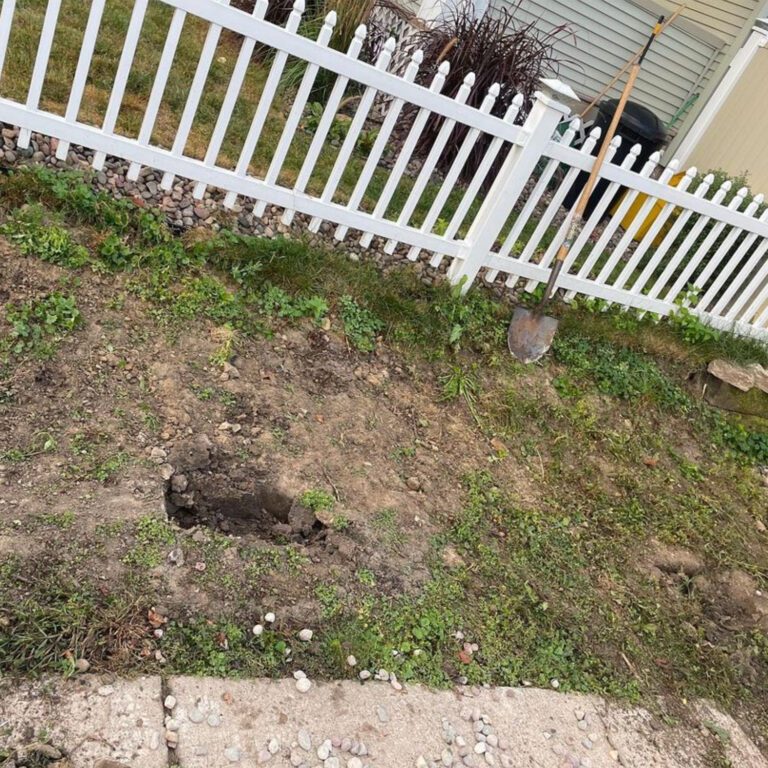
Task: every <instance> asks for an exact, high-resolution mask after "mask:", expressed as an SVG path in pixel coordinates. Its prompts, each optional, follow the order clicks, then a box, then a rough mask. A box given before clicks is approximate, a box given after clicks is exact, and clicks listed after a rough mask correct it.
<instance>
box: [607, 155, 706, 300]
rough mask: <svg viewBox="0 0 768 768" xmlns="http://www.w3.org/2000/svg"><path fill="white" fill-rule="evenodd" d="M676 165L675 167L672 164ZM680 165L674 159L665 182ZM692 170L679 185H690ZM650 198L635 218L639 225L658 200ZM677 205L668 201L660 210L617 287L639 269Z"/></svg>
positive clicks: (623, 271) (665, 175) (665, 176)
mask: <svg viewBox="0 0 768 768" xmlns="http://www.w3.org/2000/svg"><path fill="white" fill-rule="evenodd" d="M673 165H674V168H672V166H673ZM679 167H680V164H679V162H678V161H677V160H673V161H672V162H671V163H670V164H669V168H668V169H667V170H669V169H672V172H671V173H670V174H669V175H667V174H666V172H665V173H664V174H662V178H663V179H664V181H665V183H667V184H668V183H669V182H670V181H671V176H673V175H674V171H675V170H677V168H679ZM690 170H693V171H694V174H695V171H696V169H695V168H694V169H689V171H688V172H686V174H685V175H684V176H683V177H682V178H681V179H680V183H679V184H678V187H680V186H681V185H683V184H684V185H685V186H684V187H683V188H684V189H685V188H687V187H688V185H689V184H690V183H691V181H692V180H693V174H690ZM650 200H653V202H652V204H651V205H650V206H649V207H648V208H647V210H646V212H645V213H644V214H643V212H642V211H641V212H640V213H638V214H637V216H636V217H635V219H634V220H633V223H634V222H635V221H639V223H640V224H639V226H642V224H644V223H645V219H646V216H647V214H648V213H650V211H651V210H652V209H653V206H655V205H656V203H657V202H658V201H657V200H656V199H654V198H650V199H649V202H650ZM674 208H675V206H674V205H671V204H670V203H667V204H666V205H664V207H663V208H662V209H661V210H660V211H659V213H658V215H657V216H655V217H654V219H653V222H652V223H651V225H650V226H649V227H648V230H647V231H646V233H645V234H644V235H643V237H642V238H641V239H640V241H639V242H638V244H637V247H636V248H635V250H634V253H633V254H632V256H631V257H630V258H629V261H627V263H626V265H625V266H624V269H623V270H622V271H621V273H620V274H619V276H618V278H616V280H615V282H614V283H613V285H614V287H615V288H623V287H624V286H625V285H626V283H627V280H629V278H630V277H632V275H633V274H634V272H635V270H636V269H637V267H638V265H639V264H640V262H641V261H642V259H643V256H645V254H646V252H647V251H648V248H650V247H651V245H653V242H654V240H656V238H657V237H658V235H659V233H660V232H661V231H662V229H663V227H664V225H665V224H666V223H667V220H668V219H669V217H670V215H671V214H672V211H673V210H674Z"/></svg>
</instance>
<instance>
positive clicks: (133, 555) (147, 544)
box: [123, 515, 176, 570]
mask: <svg viewBox="0 0 768 768" xmlns="http://www.w3.org/2000/svg"><path fill="white" fill-rule="evenodd" d="M133 535H134V538H135V541H136V544H135V545H134V546H133V548H132V549H131V550H129V551H128V552H127V553H126V555H125V556H124V557H123V562H124V563H125V564H126V565H131V566H134V567H136V568H141V569H143V570H148V569H150V568H156V567H157V566H158V565H160V564H161V563H162V562H163V560H164V557H165V553H164V550H165V549H167V548H168V547H170V546H172V545H173V543H174V542H175V541H176V535H175V533H174V531H173V528H171V526H170V525H169V524H168V523H167V522H166V521H165V520H161V519H160V518H157V517H154V516H152V515H145V516H144V517H141V518H139V519H138V520H137V521H136V524H135V525H134V529H133Z"/></svg>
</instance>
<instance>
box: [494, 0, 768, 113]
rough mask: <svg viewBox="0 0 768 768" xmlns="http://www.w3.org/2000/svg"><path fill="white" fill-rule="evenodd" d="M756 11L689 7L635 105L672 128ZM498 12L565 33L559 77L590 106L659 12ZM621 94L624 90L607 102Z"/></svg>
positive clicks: (577, 7)
mask: <svg viewBox="0 0 768 768" xmlns="http://www.w3.org/2000/svg"><path fill="white" fill-rule="evenodd" d="M756 5H757V4H756V2H754V1H753V0H740V1H739V2H732V1H731V0H728V1H727V2H716V1H715V0H709V1H708V2H707V1H706V0H695V1H694V2H692V3H691V4H690V7H689V8H688V9H687V10H686V11H685V12H684V14H683V15H684V16H686V17H688V19H687V23H684V24H681V25H676V24H673V25H671V26H670V27H668V28H667V29H666V31H665V32H664V34H663V35H661V36H660V37H659V38H658V39H657V40H656V41H655V42H654V45H653V49H652V51H651V54H649V56H648V58H647V59H646V62H645V64H644V66H643V70H642V71H641V73H640V77H639V78H638V81H637V85H636V86H635V91H634V94H633V97H632V98H633V99H634V100H635V101H638V102H640V103H641V104H644V105H645V106H647V107H649V108H650V109H652V110H653V111H654V112H655V113H656V114H657V115H658V116H659V117H660V118H661V119H662V120H663V121H664V122H669V121H671V120H672V119H673V118H674V117H675V115H676V113H677V112H678V110H680V109H681V107H683V105H684V104H685V103H686V101H687V100H688V99H689V97H690V96H691V95H692V94H696V93H701V91H702V90H703V88H704V87H705V86H706V84H707V82H708V80H709V78H710V77H711V76H712V73H713V72H714V71H715V70H716V68H717V67H718V65H719V64H720V61H721V60H722V57H723V54H724V51H725V50H726V49H727V48H728V47H729V45H730V43H731V42H732V41H733V40H734V39H735V38H736V37H737V36H739V34H740V32H741V30H742V28H743V26H744V24H745V23H746V21H747V20H748V18H749V17H750V15H751V14H753V13H754V10H755V7H756ZM501 7H506V8H508V9H510V10H514V13H515V18H516V19H517V20H518V21H519V22H521V23H527V22H529V21H535V22H536V26H537V28H538V29H539V30H540V31H541V32H547V31H549V30H551V29H553V28H555V27H558V26H560V25H562V24H567V25H568V28H569V30H570V33H569V34H566V35H565V36H560V39H559V40H558V42H557V44H556V47H555V50H556V55H557V57H558V59H559V60H560V62H561V63H560V66H559V72H558V75H559V77H561V78H562V79H563V80H565V81H566V82H568V83H569V84H570V85H571V86H572V87H573V88H574V89H575V90H576V91H577V93H579V95H580V96H582V97H584V98H586V99H589V98H591V97H592V96H594V95H595V94H597V93H599V92H600V91H601V90H602V88H603V87H604V86H605V84H606V83H608V82H609V81H610V80H611V78H612V77H613V76H614V75H615V74H616V72H617V71H618V70H619V69H621V67H622V66H623V65H624V63H625V62H626V61H627V60H628V59H629V58H630V56H631V55H632V54H633V53H634V52H635V51H636V50H637V49H638V48H639V47H640V46H641V45H642V44H643V43H644V42H645V40H646V39H647V36H648V33H649V31H650V29H651V28H652V27H653V24H654V23H655V21H656V18H657V16H658V13H659V9H660V6H659V5H658V4H657V3H653V2H648V3H647V5H643V6H641V5H639V4H638V3H636V2H630V0H617V1H616V2H608V0H582V2H579V3H574V2H573V0H526V1H525V2H523V3H521V4H520V5H519V6H518V5H517V3H516V2H515V1H514V0H491V12H494V11H496V12H498V9H499V8H501ZM667 12H668V11H667ZM668 13H669V12H668ZM691 22H695V24H697V25H700V27H701V28H700V29H697V28H696V26H695V25H694V23H691ZM620 89H621V84H619V85H618V86H617V87H616V88H614V89H613V90H612V91H611V92H610V93H609V94H608V96H609V97H610V96H616V95H618V93H619V92H620Z"/></svg>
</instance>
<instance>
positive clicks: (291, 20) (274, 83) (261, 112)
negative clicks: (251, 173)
mask: <svg viewBox="0 0 768 768" xmlns="http://www.w3.org/2000/svg"><path fill="white" fill-rule="evenodd" d="M303 13H304V0H294V3H293V8H292V10H291V13H290V15H289V16H288V21H287V22H286V23H285V29H286V31H288V32H292V33H294V34H295V33H296V31H297V30H298V28H299V24H300V23H301V17H302V14H303ZM287 61H288V54H287V53H286V52H285V51H278V52H277V53H276V54H275V58H274V61H273V62H272V66H271V67H270V70H269V75H267V80H266V82H265V83H264V90H263V91H262V92H261V97H260V98H259V104H258V106H257V107H256V112H255V114H254V116H253V120H252V121H251V127H250V129H249V130H248V135H247V136H246V137H245V144H243V148H242V150H241V152H240V158H239V159H238V161H237V165H236V166H235V173H236V174H237V175H238V176H247V175H248V168H249V166H250V165H251V160H253V153H254V152H255V151H256V147H257V145H258V143H259V139H260V138H261V132H262V131H263V130H264V125H265V124H266V122H267V117H268V116H269V110H270V109H271V108H272V104H273V102H274V100H275V96H276V94H277V89H278V88H279V86H280V80H281V79H282V77H283V71H284V70H285V65H286V63H287ZM236 201H237V194H235V193H234V192H231V191H230V192H227V194H226V195H225V197H224V205H225V207H227V208H232V207H233V206H234V205H235V202H236Z"/></svg>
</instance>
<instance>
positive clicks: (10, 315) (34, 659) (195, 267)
mask: <svg viewBox="0 0 768 768" xmlns="http://www.w3.org/2000/svg"><path fill="white" fill-rule="evenodd" d="M0 183H1V184H2V188H0V193H1V194H0V201H2V202H0V223H1V224H2V228H3V230H2V231H3V235H2V236H1V237H0V249H1V250H2V254H3V259H2V266H0V270H1V271H2V273H1V276H2V285H4V286H6V289H5V292H4V293H3V296H2V298H3V301H4V303H5V306H4V308H3V310H2V313H1V314H0V340H1V341H0V349H1V350H2V353H1V355H0V357H2V364H0V430H1V431H2V433H3V434H4V435H5V436H6V437H5V439H4V444H3V447H2V456H1V457H0V467H1V468H0V475H1V477H2V482H3V486H2V492H3V499H4V501H5V502H6V505H3V507H1V508H0V510H2V511H0V554H1V555H2V556H0V670H1V671H2V672H4V673H7V674H12V675H23V676H29V675H38V674H41V673H43V672H60V673H64V674H74V673H75V670H76V662H77V660H78V659H79V658H84V659H86V660H88V662H89V663H90V665H91V669H93V670H95V671H114V672H120V673H130V674H138V673H142V674H144V673H150V672H156V671H160V672H173V673H192V674H217V675H235V676H238V675H270V676H283V675H288V674H290V673H291V672H292V670H293V669H295V668H297V667H298V668H301V669H303V670H305V671H307V673H308V674H310V675H311V676H314V677H318V678H338V677H348V676H354V675H356V674H357V673H358V672H359V670H361V669H377V668H380V667H384V668H386V669H388V670H391V671H394V672H395V673H396V674H397V676H398V677H399V679H401V680H403V681H405V682H408V681H422V682H426V683H429V684H431V685H437V686H445V685H449V684H451V683H452V682H455V681H464V680H467V681H470V682H473V683H491V684H505V685H518V684H521V683H524V684H529V683H530V684H533V685H539V686H546V687H551V686H555V687H558V688H559V689H561V690H578V691H593V692H602V693H608V694H611V695H613V696H616V697H619V698H623V699H632V700H642V701H643V702H645V703H646V704H648V705H649V706H651V707H652V708H653V709H654V710H655V711H660V712H662V713H664V714H665V716H668V717H679V716H681V709H680V707H681V702H683V700H690V699H691V698H692V697H696V696H706V697H710V698H713V699H715V700H717V701H718V702H720V703H722V704H723V705H725V706H726V707H728V708H729V709H730V710H731V711H732V712H734V713H735V714H737V715H738V716H740V717H742V718H743V719H744V720H745V721H747V722H748V723H749V724H750V726H751V727H753V728H754V729H755V730H754V731H753V732H754V733H761V734H762V736H763V737H766V736H768V731H767V730H766V728H767V727H768V722H766V712H768V700H766V693H765V692H766V690H768V688H766V684H767V683H768V627H766V613H765V606H764V604H763V602H761V600H760V593H761V592H762V594H764V593H765V590H766V589H768V538H766V523H768V518H766V493H768V490H767V489H766V485H765V478H764V477H763V476H762V475H761V473H760V467H761V466H764V465H766V464H767V463H768V432H766V427H765V424H764V423H760V422H753V423H750V424H745V423H740V422H739V421H737V420H736V419H735V418H734V417H732V416H730V415H728V414H725V413H722V412H719V411H715V410H714V409H712V408H710V407H709V406H707V405H705V404H704V403H703V402H702V401H701V400H700V399H699V397H698V395H697V393H696V391H695V390H694V389H693V388H692V386H691V385H690V384H689V382H688V374H689V373H691V371H696V370H700V369H701V368H702V367H703V366H704V365H705V364H706V362H707V361H708V360H710V359H712V358H713V357H727V358H730V359H734V360H740V361H744V362H748V361H757V362H761V363H763V364H765V363H766V361H768V353H767V352H766V350H765V348H764V347H761V346H759V345H756V344H752V343H748V342H745V341H743V340H739V339H734V338H732V337H729V336H727V335H723V334H715V335H710V336H709V337H707V338H706V339H705V340H704V341H702V342H700V343H697V344H694V345H692V344H689V343H687V342H686V340H685V337H688V338H691V334H692V332H693V331H694V330H695V328H694V327H692V326H691V325H690V324H689V325H687V326H681V325H680V324H678V323H676V322H672V323H669V322H662V323H659V324H656V323H654V322H652V321H651V319H649V318H644V319H638V318H636V317H634V316H633V315H632V314H631V313H616V314H613V313H611V312H600V313H595V314H592V313H590V312H589V311H588V308H578V307H577V308H571V309H568V310H563V314H562V318H561V326H560V330H559V333H558V337H557V340H556V343H555V345H554V347H553V351H552V354H551V355H549V356H548V357H547V358H546V359H545V360H544V361H543V363H542V364H541V365H537V366H532V367H523V366H521V365H519V364H517V363H515V362H514V361H513V360H512V359H511V358H510V356H509V355H508V353H507V351H506V347H505V330H506V323H507V321H508V317H509V313H510V307H509V306H507V305H506V304H504V303H499V302H497V301H496V300H494V299H492V298H491V297H490V296H488V295H486V294H485V293H484V292H483V291H481V290H473V291H471V292H470V293H469V295H468V297H467V298H466V299H461V298H459V297H458V296H457V295H455V293H453V292H452V291H450V290H449V289H448V288H446V287H437V288H433V287H430V286H426V285H424V284H423V283H422V282H421V280H420V279H419V274H418V272H417V265H406V266H404V267H402V268H400V269H396V270H394V271H391V272H390V273H388V274H387V275H382V274H380V273H379V272H378V271H377V270H376V269H375V268H374V267H373V266H371V265H370V264H366V263H353V262H350V261H349V260H348V259H346V258H344V255H343V254H339V253H337V252H328V251H323V250H319V249H313V248H310V247H308V246H307V245H306V244H304V243H303V242H301V241H300V240H296V239H294V240H282V239H279V238H278V239H272V240H259V239H254V238H249V237H242V236H239V235H235V234H232V233H228V232H223V233H220V234H218V235H215V236H214V235H213V234H210V235H209V236H207V237H202V238H201V237H197V238H185V239H184V240H179V239H174V238H173V237H172V236H171V235H170V234H169V233H168V232H167V231H166V230H165V228H164V225H163V224H162V223H161V222H160V221H159V220H158V219H157V218H155V216H154V214H152V213H151V212H150V211H148V210H146V209H144V210H142V209H138V208H134V207H133V206H132V205H131V204H130V203H126V202H125V201H123V202H120V203H115V202H113V201H111V200H110V199H109V198H106V197H99V196H95V195H94V194H93V193H92V192H91V191H90V189H89V188H88V187H87V186H85V185H83V184H81V183H80V182H79V181H78V179H77V178H76V177H72V178H70V177H62V176H53V175H47V174H45V173H41V172H39V171H25V172H22V173H18V174H12V175H10V176H7V177H4V178H3V180H2V182H0ZM687 322H688V323H690V322H693V321H690V320H689V321H687ZM182 476H183V477H182ZM254 499H257V500H258V501H254ZM163 504H164V505H165V509H166V512H167V514H166V513H164V512H163V511H162V509H163ZM297 516H298V517H297ZM297 520H298V522H297ZM268 611H273V612H274V613H275V614H276V615H277V621H276V622H275V623H274V624H268V623H267V626H266V629H265V630H264V631H263V632H261V633H260V634H254V633H253V631H252V627H253V626H254V625H256V624H265V621H264V616H265V614H266V613H267V612H268ZM305 627H309V628H311V629H313V631H314V633H315V634H314V639H313V640H312V642H311V643H302V642H297V641H296V634H297V633H298V631H299V630H300V629H302V628H305ZM350 654H352V655H354V656H355V657H356V659H357V662H358V666H357V667H356V668H354V669H353V668H351V667H350V666H348V664H347V662H346V659H347V657H348V656H349V655H350Z"/></svg>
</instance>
